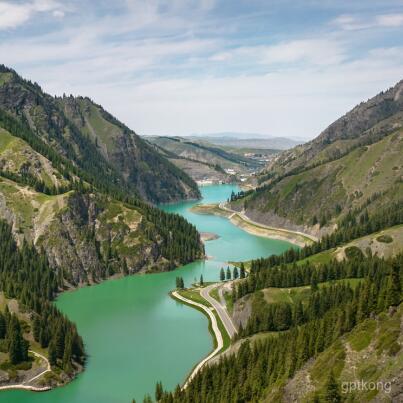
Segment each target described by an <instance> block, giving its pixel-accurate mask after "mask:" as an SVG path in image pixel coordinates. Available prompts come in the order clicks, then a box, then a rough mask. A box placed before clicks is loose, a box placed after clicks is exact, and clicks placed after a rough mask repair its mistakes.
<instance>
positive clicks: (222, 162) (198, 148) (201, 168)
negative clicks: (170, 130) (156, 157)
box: [145, 136, 261, 181]
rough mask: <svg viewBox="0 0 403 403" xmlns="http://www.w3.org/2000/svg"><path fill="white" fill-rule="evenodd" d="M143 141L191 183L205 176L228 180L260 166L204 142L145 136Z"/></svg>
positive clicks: (251, 160)
mask: <svg viewBox="0 0 403 403" xmlns="http://www.w3.org/2000/svg"><path fill="white" fill-rule="evenodd" d="M145 139H146V140H147V141H148V142H149V143H150V144H152V145H154V147H155V150H156V151H158V152H159V153H160V154H161V155H163V156H165V157H166V158H168V159H169V160H170V161H172V162H173V163H174V164H175V165H177V166H178V167H180V168H181V169H184V170H186V172H188V173H189V175H190V176H192V178H194V179H195V180H201V179H203V178H205V177H207V178H216V179H217V180H224V181H225V180H230V176H231V174H235V173H236V174H245V173H248V172H251V171H254V170H256V169H257V168H258V167H261V163H259V161H257V160H253V159H251V158H246V157H244V156H243V155H240V154H237V153H234V152H230V151H226V150H224V149H223V148H221V147H220V146H217V145H214V144H209V143H207V142H202V141H196V140H190V139H185V138H182V137H166V136H161V137H158V136H147V137H145ZM225 170H230V171H228V172H230V173H226V172H225Z"/></svg>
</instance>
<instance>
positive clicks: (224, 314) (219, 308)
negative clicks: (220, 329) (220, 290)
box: [200, 283, 237, 339]
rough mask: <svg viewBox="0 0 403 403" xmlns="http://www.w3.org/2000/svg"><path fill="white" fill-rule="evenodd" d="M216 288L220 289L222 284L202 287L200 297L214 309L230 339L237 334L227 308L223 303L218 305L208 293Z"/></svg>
mask: <svg viewBox="0 0 403 403" xmlns="http://www.w3.org/2000/svg"><path fill="white" fill-rule="evenodd" d="M217 287H222V284H221V283H218V284H211V285H209V286H207V287H204V288H202V289H201V290H200V295H201V296H202V297H203V298H204V299H205V300H206V301H208V302H209V303H210V304H211V305H212V306H213V307H214V309H215V310H216V312H217V314H218V316H219V317H220V319H221V322H222V323H223V324H224V327H225V330H226V331H227V333H228V335H229V337H230V338H231V339H232V338H233V337H234V335H235V334H236V333H237V329H236V327H235V326H234V323H233V322H232V320H231V318H230V316H229V314H228V311H227V307H226V305H225V303H224V304H222V302H221V303H220V302H219V301H217V300H216V299H215V298H213V297H212V296H211V295H210V292H211V291H212V290H213V289H215V288H217Z"/></svg>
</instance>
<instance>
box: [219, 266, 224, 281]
mask: <svg viewBox="0 0 403 403" xmlns="http://www.w3.org/2000/svg"><path fill="white" fill-rule="evenodd" d="M220 280H221V281H224V280H225V272H224V269H223V268H222V267H221V270H220Z"/></svg>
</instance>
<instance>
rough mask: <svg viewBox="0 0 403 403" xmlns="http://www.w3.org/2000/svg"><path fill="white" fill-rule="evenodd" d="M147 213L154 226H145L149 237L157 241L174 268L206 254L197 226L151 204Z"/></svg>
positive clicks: (146, 208)
mask: <svg viewBox="0 0 403 403" xmlns="http://www.w3.org/2000/svg"><path fill="white" fill-rule="evenodd" d="M145 214H146V218H147V220H148V221H150V222H151V223H152V224H153V226H148V227H147V228H145V233H146V235H147V237H148V239H151V240H153V241H155V242H156V243H157V244H158V247H159V249H160V251H161V254H162V256H164V257H165V258H166V259H167V260H168V261H169V263H170V268H171V269H173V268H175V267H177V266H178V264H186V263H190V262H192V261H194V260H195V259H199V258H202V257H203V256H204V246H203V243H202V242H201V240H200V234H199V233H198V231H197V229H196V227H195V226H194V225H193V224H190V223H189V222H188V221H186V220H185V219H184V218H183V217H182V216H180V215H178V214H167V213H165V212H164V211H162V210H159V209H157V208H153V207H150V206H147V207H145Z"/></svg>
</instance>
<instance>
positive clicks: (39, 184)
mask: <svg viewBox="0 0 403 403" xmlns="http://www.w3.org/2000/svg"><path fill="white" fill-rule="evenodd" d="M0 176H2V177H4V178H6V179H10V180H12V181H13V182H17V183H20V184H22V185H26V186H30V187H31V188H33V189H35V190H36V191H37V192H40V193H45V194H47V195H50V196H52V195H58V194H62V193H66V192H68V191H69V190H71V189H72V188H73V187H72V186H55V185H50V186H49V185H46V184H45V183H44V182H43V181H42V180H40V179H38V178H36V177H35V176H33V175H31V174H30V173H28V172H23V173H20V174H16V173H14V172H10V171H4V170H0Z"/></svg>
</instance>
